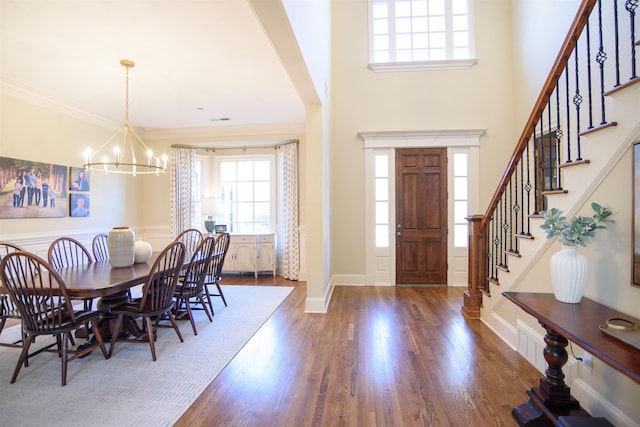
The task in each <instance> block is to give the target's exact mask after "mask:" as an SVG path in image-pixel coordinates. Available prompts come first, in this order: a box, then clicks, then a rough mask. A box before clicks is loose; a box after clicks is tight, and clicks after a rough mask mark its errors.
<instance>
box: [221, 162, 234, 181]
mask: <svg viewBox="0 0 640 427" xmlns="http://www.w3.org/2000/svg"><path fill="white" fill-rule="evenodd" d="M220 179H221V180H222V181H235V180H236V164H235V162H233V163H222V164H220Z"/></svg>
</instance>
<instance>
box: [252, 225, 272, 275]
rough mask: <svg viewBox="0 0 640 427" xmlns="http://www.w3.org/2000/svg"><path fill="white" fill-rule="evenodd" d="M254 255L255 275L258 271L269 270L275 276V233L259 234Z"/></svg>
mask: <svg viewBox="0 0 640 427" xmlns="http://www.w3.org/2000/svg"><path fill="white" fill-rule="evenodd" d="M257 244H258V247H257V255H256V263H257V267H256V277H258V276H257V273H258V272H259V271H271V272H272V273H273V277H276V235H275V234H259V235H258V242H257Z"/></svg>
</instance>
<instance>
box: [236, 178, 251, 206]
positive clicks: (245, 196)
mask: <svg viewBox="0 0 640 427" xmlns="http://www.w3.org/2000/svg"><path fill="white" fill-rule="evenodd" d="M236 200H238V201H241V202H248V201H252V200H253V183H251V182H239V183H238V196H237V198H236Z"/></svg>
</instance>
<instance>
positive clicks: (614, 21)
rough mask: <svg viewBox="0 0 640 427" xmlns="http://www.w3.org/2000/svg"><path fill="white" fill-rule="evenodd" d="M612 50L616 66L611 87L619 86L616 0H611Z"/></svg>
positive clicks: (618, 40) (618, 41)
mask: <svg viewBox="0 0 640 427" xmlns="http://www.w3.org/2000/svg"><path fill="white" fill-rule="evenodd" d="M613 37H614V43H613V48H614V49H613V51H614V58H615V61H614V63H615V66H616V67H615V68H616V84H615V85H613V87H618V86H620V39H619V36H618V0H613Z"/></svg>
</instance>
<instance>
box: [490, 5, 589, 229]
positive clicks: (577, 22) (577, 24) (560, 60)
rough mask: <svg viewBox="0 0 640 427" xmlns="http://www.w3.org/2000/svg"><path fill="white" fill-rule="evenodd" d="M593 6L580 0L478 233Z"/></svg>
mask: <svg viewBox="0 0 640 427" xmlns="http://www.w3.org/2000/svg"><path fill="white" fill-rule="evenodd" d="M596 2H597V0H583V1H582V3H581V4H580V8H579V9H578V12H577V14H576V17H575V18H574V20H573V23H572V24H571V27H570V28H569V32H568V33H567V37H566V38H565V40H564V42H563V43H562V47H561V49H560V52H559V53H558V56H557V57H556V60H555V62H554V64H553V67H552V68H551V71H550V73H549V75H548V76H547V80H546V81H545V83H544V86H543V87H542V90H541V91H540V95H538V99H537V100H536V103H535V104H534V107H533V110H532V111H531V114H530V115H529V119H528V120H527V122H526V124H525V125H524V129H523V131H522V134H521V135H520V138H519V139H518V142H517V144H516V146H515V148H514V150H513V153H512V154H511V159H510V160H509V163H508V164H507V168H506V169H505V171H504V173H503V174H502V178H501V179H500V183H499V184H498V187H497V188H496V192H495V193H494V194H493V197H492V198H491V201H490V202H489V206H488V207H487V210H486V212H485V215H484V218H483V219H482V222H481V224H480V228H481V229H483V230H484V229H485V228H486V227H487V224H488V222H489V220H490V219H491V216H492V214H493V211H494V210H495V209H496V207H497V206H498V202H499V201H500V198H501V197H502V195H503V194H504V191H505V188H506V185H507V183H508V182H509V179H510V178H511V175H512V174H513V172H514V170H515V168H516V165H517V164H518V162H519V161H520V159H521V157H522V153H523V152H524V150H525V148H526V147H527V143H528V141H529V138H531V135H533V132H534V127H535V125H536V123H537V122H538V120H539V118H540V114H541V113H542V112H543V111H544V110H545V108H546V107H547V103H548V99H549V96H550V95H551V94H552V93H553V91H554V90H555V88H556V83H557V79H558V78H559V77H560V76H561V75H562V73H563V72H564V70H565V68H566V65H567V60H568V59H569V57H570V56H571V54H572V53H573V51H574V49H575V47H576V40H577V39H578V36H580V34H581V33H582V30H583V29H584V27H585V26H586V24H587V20H588V18H589V15H590V14H591V11H592V10H593V7H594V6H595V4H596Z"/></svg>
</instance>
